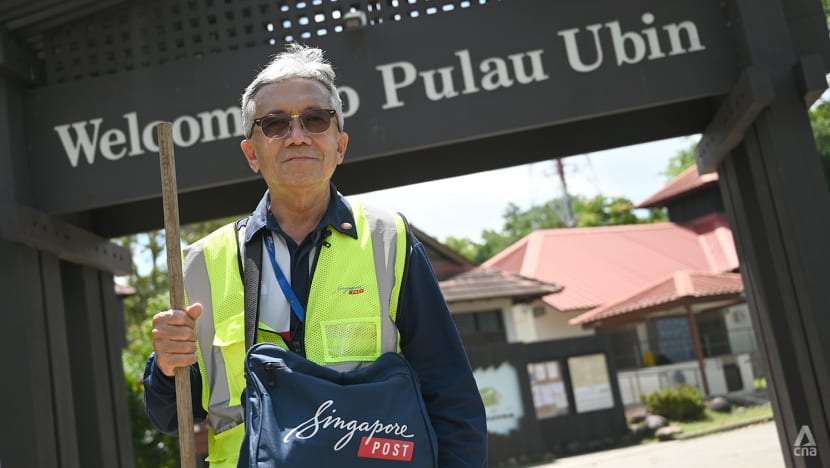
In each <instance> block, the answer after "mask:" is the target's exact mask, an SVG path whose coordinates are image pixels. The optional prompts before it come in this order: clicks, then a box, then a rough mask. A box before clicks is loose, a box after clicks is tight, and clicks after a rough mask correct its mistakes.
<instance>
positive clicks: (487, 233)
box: [444, 195, 666, 263]
mask: <svg viewBox="0 0 830 468" xmlns="http://www.w3.org/2000/svg"><path fill="white" fill-rule="evenodd" d="M571 202H572V208H573V214H574V218H575V221H576V223H575V224H576V226H577V227H589V226H611V225H618V224H637V223H644V222H658V221H665V220H666V216H665V212H664V211H663V210H651V211H650V212H649V216H648V217H647V218H645V219H642V218H638V217H637V216H636V215H635V214H634V213H633V212H632V209H633V204H632V203H631V201H630V200H628V199H627V198H624V197H608V196H605V195H597V196H595V197H591V198H585V197H580V196H575V197H571ZM564 212H565V209H564V204H563V201H562V199H559V198H555V199H553V200H549V201H548V202H546V203H544V204H543V205H535V206H532V207H530V208H528V209H527V210H522V209H520V208H519V207H518V206H517V205H515V204H513V203H509V204H508V205H507V208H506V209H505V211H504V213H503V214H502V217H503V219H504V225H503V227H502V230H501V231H494V230H491V229H487V230H484V231H482V232H481V241H480V242H477V241H474V240H471V239H467V238H457V237H448V238H447V239H446V240H445V241H444V243H445V244H446V245H447V246H448V247H450V248H451V249H453V250H455V251H456V252H458V253H460V254H461V255H464V256H465V257H467V258H469V259H470V260H472V261H473V262H476V263H481V262H484V261H486V260H487V259H489V258H491V257H493V256H494V255H496V254H497V253H499V252H501V251H502V250H504V249H506V248H507V247H509V246H510V245H512V244H514V243H515V242H517V241H519V240H520V239H522V238H523V237H525V236H527V235H528V234H530V233H531V232H533V231H536V230H539V229H554V228H564V227H566V224H565V221H564V218H565V216H564Z"/></svg>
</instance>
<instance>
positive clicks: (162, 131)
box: [156, 122, 196, 468]
mask: <svg viewBox="0 0 830 468" xmlns="http://www.w3.org/2000/svg"><path fill="white" fill-rule="evenodd" d="M172 128H173V127H172V125H171V124H170V122H160V123H159V124H158V126H157V127H156V131H157V133H158V139H159V159H160V162H161V195H162V200H163V202H164V232H165V240H166V243H167V274H168V276H169V282H170V308H171V309H174V310H184V279H183V278H182V250H181V245H180V244H179V242H180V238H179V201H178V195H177V194H178V191H177V189H176V159H175V158H174V157H173V130H172ZM176 412H177V413H178V417H179V452H180V455H181V457H180V460H181V466H182V468H195V467H196V446H195V444H194V442H193V403H192V400H191V396H190V368H189V367H177V368H176Z"/></svg>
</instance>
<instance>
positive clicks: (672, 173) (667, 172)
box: [660, 143, 697, 182]
mask: <svg viewBox="0 0 830 468" xmlns="http://www.w3.org/2000/svg"><path fill="white" fill-rule="evenodd" d="M696 146H697V143H693V144H692V145H691V146H689V147H688V148H686V149H684V150H680V151H679V152H678V153H677V154H675V155H674V156H672V157H671V159H669V162H668V164H666V168H665V169H663V171H662V172H660V175H661V176H663V177H665V178H666V182H668V181H670V180H672V179H674V178H675V177H677V176H679V175H680V174H681V173H682V172H683V171H685V170H686V169H688V168H689V167H691V166H692V165H694V164H695V147H696Z"/></svg>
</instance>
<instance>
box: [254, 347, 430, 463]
mask: <svg viewBox="0 0 830 468" xmlns="http://www.w3.org/2000/svg"><path fill="white" fill-rule="evenodd" d="M245 378H246V379H247V386H246V388H245V391H244V393H243V395H242V404H243V406H244V408H245V437H244V439H243V441H242V447H241V449H240V454H239V465H238V466H240V467H273V466H290V467H322V466H331V467H336V468H347V467H400V468H408V467H418V468H421V467H436V466H438V462H437V460H438V449H437V447H438V446H437V441H436V437H435V432H434V430H433V428H432V425H431V424H430V421H429V417H428V415H427V411H426V407H425V405H424V401H423V399H422V397H421V389H420V385H419V384H418V380H417V378H416V376H415V373H414V371H413V370H412V368H411V367H410V365H409V363H408V362H407V361H406V359H404V357H403V356H400V355H398V354H395V353H386V354H383V355H381V356H380V357H379V358H378V359H377V360H376V361H375V362H374V363H372V364H370V365H368V366H367V367H364V368H361V369H357V370H354V371H350V372H337V371H334V370H332V369H328V368H326V367H323V366H320V365H317V364H315V363H313V362H311V361H309V360H307V359H305V358H303V357H302V356H299V355H297V354H295V353H292V352H290V351H287V350H285V349H283V348H281V347H279V346H276V345H273V344H270V343H259V344H257V345H254V346H252V347H251V348H250V349H249V350H248V353H247V356H246V359H245Z"/></svg>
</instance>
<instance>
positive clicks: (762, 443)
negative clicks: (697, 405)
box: [537, 421, 785, 468]
mask: <svg viewBox="0 0 830 468" xmlns="http://www.w3.org/2000/svg"><path fill="white" fill-rule="evenodd" d="M537 466H538V467H539V468H541V467H548V468H588V467H600V468H639V467H670V468H700V467H705V468H719V467H728V468H782V467H783V466H785V465H784V458H783V455H782V454H781V446H780V444H779V442H778V432H777V430H776V428H775V422H773V421H770V422H767V423H762V424H756V425H754V426H748V427H744V428H740V429H735V430H731V431H726V432H721V433H718V434H711V435H708V436H703V437H697V438H693V439H688V440H676V441H672V442H659V443H651V444H644V445H637V446H633V447H626V448H621V449H615V450H606V451H604V452H596V453H590V454H587V455H578V456H574V457H567V458H560V459H558V460H556V461H555V462H554V463H550V464H546V465H537Z"/></svg>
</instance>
